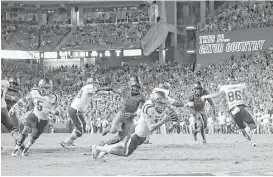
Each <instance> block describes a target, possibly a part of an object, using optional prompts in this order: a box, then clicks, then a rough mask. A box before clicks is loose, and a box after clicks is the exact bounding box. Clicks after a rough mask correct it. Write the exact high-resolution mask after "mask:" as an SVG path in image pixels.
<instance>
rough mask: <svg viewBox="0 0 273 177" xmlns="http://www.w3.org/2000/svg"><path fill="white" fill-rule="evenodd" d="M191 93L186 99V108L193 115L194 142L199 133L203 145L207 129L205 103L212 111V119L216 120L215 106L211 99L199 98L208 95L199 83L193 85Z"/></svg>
mask: <svg viewBox="0 0 273 177" xmlns="http://www.w3.org/2000/svg"><path fill="white" fill-rule="evenodd" d="M193 90H194V91H193V92H192V93H190V95H189V97H188V103H187V106H188V107H189V108H191V111H192V114H193V115H194V119H195V124H194V129H193V130H192V131H193V132H192V133H193V137H194V140H195V141H197V133H198V132H200V133H201V136H202V139H203V143H204V144H205V143H206V142H207V141H206V137H205V129H206V128H207V119H208V116H207V112H206V105H205V103H206V101H208V102H209V103H210V105H211V107H212V111H213V119H214V120H215V118H216V111H215V105H214V102H213V100H212V99H210V98H207V99H204V100H202V99H201V97H202V96H204V95H208V94H209V91H207V90H206V89H204V88H203V87H202V85H201V83H200V82H197V83H195V84H194V88H193Z"/></svg>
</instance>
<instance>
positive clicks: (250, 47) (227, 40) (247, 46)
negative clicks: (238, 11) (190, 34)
mask: <svg viewBox="0 0 273 177" xmlns="http://www.w3.org/2000/svg"><path fill="white" fill-rule="evenodd" d="M196 45H197V46H196V47H197V51H196V53H197V59H198V60H197V62H198V63H200V64H206V63H216V62H220V61H221V60H225V59H229V58H230V57H231V56H235V57H236V56H239V57H240V56H241V55H242V53H248V52H252V51H258V50H263V49H268V48H270V47H272V45H273V28H272V27H268V28H255V29H238V30H236V31H228V32H223V33H200V34H199V35H198V37H197V43H196Z"/></svg>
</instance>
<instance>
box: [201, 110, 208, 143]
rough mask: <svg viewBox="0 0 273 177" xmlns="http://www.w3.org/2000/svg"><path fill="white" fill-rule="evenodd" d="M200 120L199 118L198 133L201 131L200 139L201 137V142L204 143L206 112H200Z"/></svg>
mask: <svg viewBox="0 0 273 177" xmlns="http://www.w3.org/2000/svg"><path fill="white" fill-rule="evenodd" d="M200 120H201V122H200V123H201V124H200V126H201V128H200V129H201V130H200V133H201V136H202V139H203V143H206V142H207V140H206V128H207V122H208V116H207V114H206V113H202V114H201V117H200Z"/></svg>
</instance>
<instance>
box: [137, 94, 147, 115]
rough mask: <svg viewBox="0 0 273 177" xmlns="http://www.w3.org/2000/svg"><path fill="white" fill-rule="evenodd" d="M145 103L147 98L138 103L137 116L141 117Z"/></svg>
mask: <svg viewBox="0 0 273 177" xmlns="http://www.w3.org/2000/svg"><path fill="white" fill-rule="evenodd" d="M144 103H145V97H144V96H142V98H141V100H140V101H139V103H138V108H137V111H136V114H137V115H139V116H140V114H141V110H142V107H143V105H144Z"/></svg>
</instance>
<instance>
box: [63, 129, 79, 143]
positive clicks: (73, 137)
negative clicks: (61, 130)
mask: <svg viewBox="0 0 273 177" xmlns="http://www.w3.org/2000/svg"><path fill="white" fill-rule="evenodd" d="M77 138H78V136H77V135H76V133H75V132H74V131H73V132H72V133H71V134H70V135H69V137H67V138H66V139H65V140H64V142H65V143H69V142H74V141H75V140H76V139H77Z"/></svg>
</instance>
